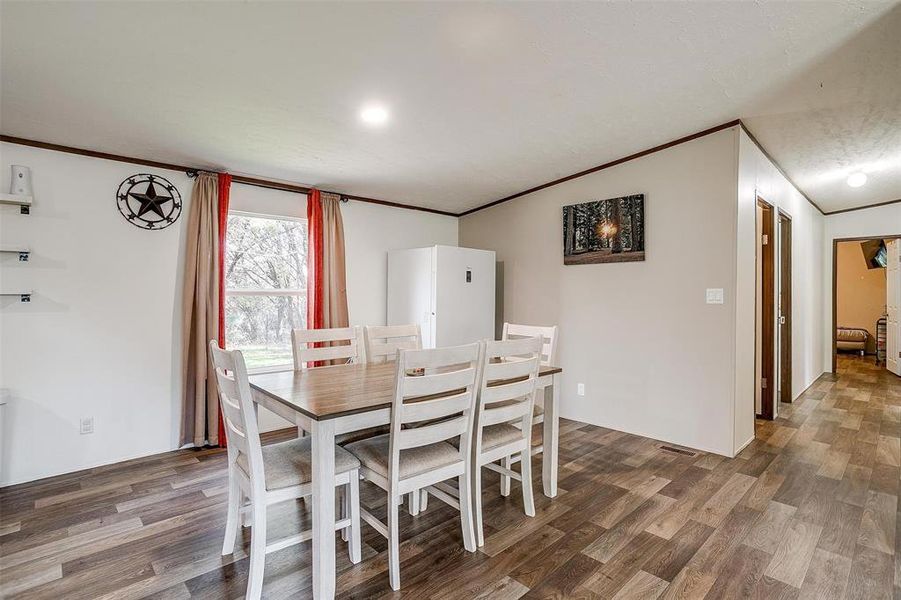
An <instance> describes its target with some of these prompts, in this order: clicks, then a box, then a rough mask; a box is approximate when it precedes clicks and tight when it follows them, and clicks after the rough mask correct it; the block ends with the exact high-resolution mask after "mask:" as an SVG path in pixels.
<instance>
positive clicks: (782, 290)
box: [779, 212, 793, 402]
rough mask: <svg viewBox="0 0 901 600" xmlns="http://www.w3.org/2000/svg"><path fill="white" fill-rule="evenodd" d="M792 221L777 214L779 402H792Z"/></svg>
mask: <svg viewBox="0 0 901 600" xmlns="http://www.w3.org/2000/svg"><path fill="white" fill-rule="evenodd" d="M792 399H793V398H792V220H791V217H789V216H788V215H786V214H784V213H782V212H780V213H779V401H780V402H791V401H792Z"/></svg>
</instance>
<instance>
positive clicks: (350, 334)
mask: <svg viewBox="0 0 901 600" xmlns="http://www.w3.org/2000/svg"><path fill="white" fill-rule="evenodd" d="M291 342H292V344H291V347H292V349H293V351H294V369H295V370H297V371H299V370H301V369H306V368H309V367H312V366H314V365H315V366H324V365H318V364H316V363H321V362H327V364H342V363H348V362H362V357H363V340H362V333H361V329H360V328H359V327H336V328H331V329H294V330H293V331H291Z"/></svg>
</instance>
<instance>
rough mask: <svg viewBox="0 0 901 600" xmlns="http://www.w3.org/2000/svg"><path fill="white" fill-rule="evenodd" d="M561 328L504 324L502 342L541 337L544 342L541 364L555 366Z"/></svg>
mask: <svg viewBox="0 0 901 600" xmlns="http://www.w3.org/2000/svg"><path fill="white" fill-rule="evenodd" d="M559 332H560V328H559V327H557V326H556V325H549V326H544V325H520V324H517V323H504V329H503V333H502V335H501V339H502V340H516V339H522V338H527V337H540V338H541V339H542V340H543V344H542V346H541V364H542V365H543V366H545V367H547V366H550V365H555V364H556V362H557V341H558V338H559V335H558V334H559Z"/></svg>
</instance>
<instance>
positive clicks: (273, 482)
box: [236, 437, 360, 490]
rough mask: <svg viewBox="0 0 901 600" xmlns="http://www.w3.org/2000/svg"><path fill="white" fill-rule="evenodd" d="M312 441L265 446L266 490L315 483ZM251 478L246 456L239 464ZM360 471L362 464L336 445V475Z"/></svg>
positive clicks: (242, 456) (306, 438)
mask: <svg viewBox="0 0 901 600" xmlns="http://www.w3.org/2000/svg"><path fill="white" fill-rule="evenodd" d="M312 444H313V438H311V437H302V438H297V439H294V440H288V441H287V442H279V443H278V444H270V445H268V446H263V470H264V471H265V473H266V489H267V490H277V489H280V488H286V487H291V486H294V485H300V484H303V483H310V482H311V481H312V480H313V451H312V450H313V449H312ZM236 462H237V464H238V468H240V469H241V470H242V471H244V473H246V474H247V475H248V476H249V475H250V466H249V464H248V461H247V456H246V455H245V454H243V453H241V454H239V455H238V460H237V461H236ZM358 468H360V461H358V460H357V459H356V457H354V455H353V454H351V453H350V452H348V451H347V450H345V449H344V448H341V447H340V446H335V474H336V475H337V474H340V473H345V472H347V471H353V470H354V469H358Z"/></svg>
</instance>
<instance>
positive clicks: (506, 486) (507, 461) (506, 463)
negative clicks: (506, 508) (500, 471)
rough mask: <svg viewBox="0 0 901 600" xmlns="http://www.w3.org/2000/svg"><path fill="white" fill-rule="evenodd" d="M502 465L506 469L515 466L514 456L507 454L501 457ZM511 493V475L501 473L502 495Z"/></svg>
mask: <svg viewBox="0 0 901 600" xmlns="http://www.w3.org/2000/svg"><path fill="white" fill-rule="evenodd" d="M501 466H502V467H504V468H505V469H510V468H512V467H513V458H512V457H510V456H505V457H504V458H503V459H501ZM509 495H510V477H508V476H507V475H501V496H509Z"/></svg>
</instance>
